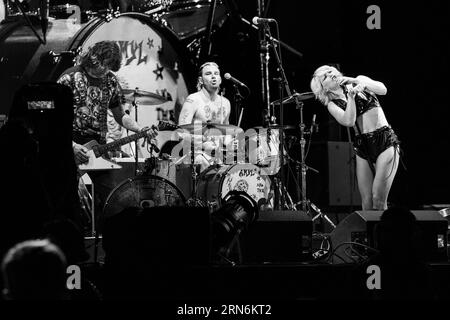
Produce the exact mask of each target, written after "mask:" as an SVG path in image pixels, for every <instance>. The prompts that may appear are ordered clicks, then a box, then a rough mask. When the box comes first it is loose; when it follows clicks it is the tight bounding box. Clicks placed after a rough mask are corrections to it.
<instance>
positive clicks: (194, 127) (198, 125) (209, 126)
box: [179, 122, 242, 135]
mask: <svg viewBox="0 0 450 320" xmlns="http://www.w3.org/2000/svg"><path fill="white" fill-rule="evenodd" d="M179 127H180V128H181V129H184V130H186V131H189V132H190V133H191V134H195V133H198V131H199V130H201V132H202V134H205V133H206V132H208V133H211V132H210V131H209V130H213V129H216V130H219V131H220V132H221V133H222V134H230V135H233V134H236V133H237V132H238V131H242V128H240V127H238V126H234V125H232V124H222V123H212V122H195V123H189V124H183V125H180V126H179Z"/></svg>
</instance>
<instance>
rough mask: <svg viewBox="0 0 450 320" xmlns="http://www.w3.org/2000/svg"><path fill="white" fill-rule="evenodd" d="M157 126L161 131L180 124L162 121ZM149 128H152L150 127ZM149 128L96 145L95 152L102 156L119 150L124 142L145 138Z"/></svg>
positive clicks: (96, 154) (97, 155) (172, 128)
mask: <svg viewBox="0 0 450 320" xmlns="http://www.w3.org/2000/svg"><path fill="white" fill-rule="evenodd" d="M154 128H155V127H154ZM157 128H158V130H160V131H163V130H175V129H177V128H178V126H177V125H175V124H171V123H168V122H165V121H160V122H159V124H158V127H157ZM148 130H150V128H149V129H148ZM148 130H145V131H141V132H139V133H135V134H132V135H131V136H128V137H125V138H121V139H118V140H116V141H113V142H110V143H107V144H104V145H97V146H95V147H94V148H93V150H94V154H95V156H96V157H100V156H102V155H104V154H105V153H106V152H108V151H114V150H117V148H119V147H120V146H123V145H124V144H127V143H130V142H133V141H136V140H139V139H140V138H143V137H145V136H147V131H148Z"/></svg>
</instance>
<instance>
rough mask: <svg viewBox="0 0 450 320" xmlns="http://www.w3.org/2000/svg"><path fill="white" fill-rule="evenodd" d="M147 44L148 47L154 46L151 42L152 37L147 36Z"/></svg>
mask: <svg viewBox="0 0 450 320" xmlns="http://www.w3.org/2000/svg"><path fill="white" fill-rule="evenodd" d="M147 45H148V48H149V49H151V48H153V47H155V45H154V44H153V39H150V38H148V41H147Z"/></svg>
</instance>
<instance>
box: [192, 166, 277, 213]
mask: <svg viewBox="0 0 450 320" xmlns="http://www.w3.org/2000/svg"><path fill="white" fill-rule="evenodd" d="M270 184H271V182H270V178H269V177H268V176H267V175H265V173H264V171H263V169H261V168H259V167H257V166H255V165H253V164H251V163H240V164H235V165H224V166H217V165H213V166H211V167H209V168H208V169H206V170H205V171H204V172H202V174H201V176H200V178H199V182H198V187H197V196H198V197H199V198H201V199H202V200H204V201H209V202H214V203H215V205H216V206H217V207H220V206H221V205H222V200H223V198H224V197H225V196H226V195H227V194H228V193H229V192H230V191H242V192H245V193H247V194H248V195H249V196H250V197H251V198H252V199H253V200H255V201H256V203H257V204H258V207H259V208H261V207H262V206H263V205H264V204H266V203H267V202H268V199H269V192H270Z"/></svg>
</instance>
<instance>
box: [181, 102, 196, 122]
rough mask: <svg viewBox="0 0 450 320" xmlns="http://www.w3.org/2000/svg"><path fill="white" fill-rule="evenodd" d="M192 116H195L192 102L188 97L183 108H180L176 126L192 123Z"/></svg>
mask: <svg viewBox="0 0 450 320" xmlns="http://www.w3.org/2000/svg"><path fill="white" fill-rule="evenodd" d="M194 114H195V107H194V100H193V99H192V98H190V97H187V99H186V101H185V102H184V104H183V107H182V108H181V112H180V117H179V119H178V124H179V125H183V124H189V123H192V119H193V118H194Z"/></svg>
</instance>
